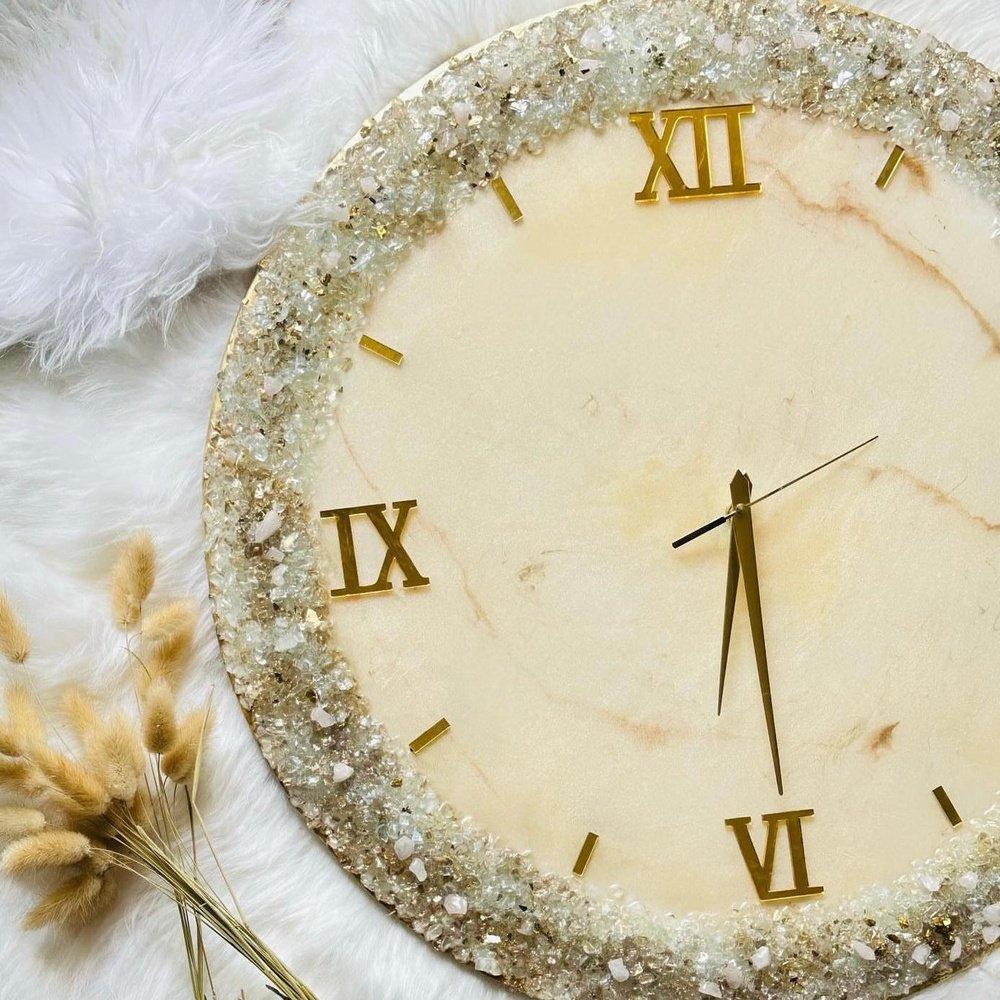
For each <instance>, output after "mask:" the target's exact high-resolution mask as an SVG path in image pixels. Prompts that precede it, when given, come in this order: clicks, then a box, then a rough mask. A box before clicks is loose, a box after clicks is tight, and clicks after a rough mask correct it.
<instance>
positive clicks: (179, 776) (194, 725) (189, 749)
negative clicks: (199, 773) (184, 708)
mask: <svg viewBox="0 0 1000 1000" xmlns="http://www.w3.org/2000/svg"><path fill="white" fill-rule="evenodd" d="M208 719H209V716H208V707H207V706H206V707H204V708H197V709H195V710H194V711H193V712H188V714H187V715H185V716H184V719H183V721H182V722H181V724H180V727H179V728H178V732H177V742H176V743H175V744H174V746H173V748H172V749H171V750H170V751H169V752H168V753H166V754H164V755H163V759H162V760H161V761H160V769H161V770H162V771H163V773H164V774H165V775H166V776H167V777H168V778H170V779H171V780H172V781H175V782H176V783H177V784H178V785H182V784H185V783H187V782H189V781H191V779H192V778H194V775H195V769H196V767H197V764H198V755H199V753H200V752H201V747H202V743H203V741H204V737H205V733H206V732H207V730H208Z"/></svg>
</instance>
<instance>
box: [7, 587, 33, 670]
mask: <svg viewBox="0 0 1000 1000" xmlns="http://www.w3.org/2000/svg"><path fill="white" fill-rule="evenodd" d="M29 652H31V644H30V643H29V642H28V632H27V630H26V629H25V627H24V625H23V624H22V622H21V619H20V618H19V617H18V615H17V612H15V611H14V608H13V605H12V604H11V603H10V600H9V599H8V597H7V595H6V594H5V593H4V592H3V591H2V590H0V653H3V655H4V656H6V657H7V659H8V660H10V661H11V663H24V661H25V660H26V659H27V658H28V653H29Z"/></svg>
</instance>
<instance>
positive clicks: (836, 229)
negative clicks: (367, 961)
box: [206, 0, 1000, 1000]
mask: <svg viewBox="0 0 1000 1000" xmlns="http://www.w3.org/2000/svg"><path fill="white" fill-rule="evenodd" d="M995 92H996V80H995V79H994V78H993V77H992V76H990V75H989V73H988V72H987V71H986V70H985V69H984V68H983V67H981V66H978V65H977V64H975V63H973V62H972V61H971V60H969V59H968V58H967V57H965V56H961V55H959V54H957V53H954V52H952V51H951V50H950V49H947V48H946V47H945V46H943V45H940V44H939V43H936V42H934V40H933V39H930V38H929V37H928V36H924V35H917V34H916V33H914V32H912V31H910V30H909V29H906V28H904V27H902V26H900V25H896V24H893V23H891V22H886V21H882V20H879V19H876V18H873V17H871V16H870V15H866V14H864V13H862V12H858V11H854V10H851V9H846V8H838V7H832V8H827V7H825V6H823V5H811V4H801V5H800V4H798V3H795V2H788V3H783V4H781V5H778V6H775V5H773V4H770V3H760V4H758V3H753V2H751V3H743V2H741V3H733V4H728V3H718V2H713V3H708V2H695V3H690V4H683V5H682V4H678V5H673V6H664V5H660V4H654V5H646V4H641V3H640V4H635V3H625V2H621V3H619V2H617V0H607V2H604V3H599V4H596V5H592V6H588V7H587V8H581V9H568V10H566V11H564V12H560V13H557V14H555V15H552V16H550V17H547V18H544V19H542V20H540V21H537V22H533V23H532V24H530V25H527V26H524V27H522V28H521V29H518V30H517V31H516V32H514V33H507V34H505V35H503V36H500V37H499V38H498V39H496V40H494V41H493V42H491V43H489V44H486V45H484V46H483V47H482V48H480V49H478V50H476V51H475V52H473V53H472V54H470V55H469V56H467V57H466V58H464V59H461V60H457V61H454V62H453V63H452V64H450V65H449V66H448V67H447V68H446V69H444V70H442V71H441V72H439V73H438V74H435V75H433V76H432V78H430V79H429V81H427V82H425V83H424V84H423V85H422V86H420V87H417V88H414V89H413V90H412V91H411V92H409V93H408V94H406V95H404V99H403V100H401V101H400V102H396V103H395V104H393V105H391V106H390V107H389V108H387V109H386V110H385V112H384V113H383V114H382V115H381V116H380V117H379V118H378V119H377V120H376V121H373V122H371V123H369V124H367V125H366V126H365V128H364V129H362V131H361V133H359V135H358V137H357V138H356V139H355V141H354V142H353V143H352V144H351V145H350V146H349V147H348V148H347V149H346V150H345V151H344V152H343V153H342V154H341V155H339V156H338V157H337V158H335V160H334V161H332V162H331V164H330V166H329V167H328V169H327V171H326V173H325V174H324V176H323V178H322V179H321V180H320V181H319V182H318V183H317V185H316V188H315V190H314V192H313V193H312V195H311V196H310V198H309V199H307V200H306V203H305V204H304V206H303V208H302V211H301V214H300V220H299V223H298V224H297V225H296V226H294V227H292V228H291V229H290V230H289V231H288V232H287V233H286V234H285V235H284V236H283V237H282V238H281V240H279V241H278V243H277V245H276V246H275V248H274V249H273V250H272V252H271V253H270V254H269V255H268V258H267V259H266V260H265V261H263V262H262V264H261V268H260V271H259V273H258V275H257V277H256V279H255V281H254V284H253V286H252V288H251V290H250V291H249V293H248V295H247V298H246V300H245V302H244V307H243V309H242V310H241V313H240V316H239V317H238V319H237V322H236V325H235V328H234V332H233V335H232V338H231V341H230V345H229V350H228V352H227V357H226V360H225V363H224V366H223V371H222V373H221V375H220V385H219V393H218V398H217V402H216V408H215V413H214V415H213V422H212V430H211V433H210V438H209V445H208V449H207V455H206V522H207V525H208V536H209V575H210V584H211V588H212V593H213V598H214V600H215V610H216V620H217V625H218V629H219V634H220V639H221V641H222V644H223V652H224V655H225V657H226V662H227V667H228V669H229V671H230V673H231V675H232V677H233V679H234V683H235V686H236V689H237V692H238V693H239V695H240V697H241V699H242V701H243V703H244V705H245V707H246V708H247V710H248V714H249V715H250V718H251V722H252V724H253V727H254V731H255V733H256V735H257V737H258V739H259V741H260V743H261V746H262V748H263V750H264V752H265V754H266V755H267V756H268V759H269V760H270V761H271V763H272V765H273V766H274V768H275V770H276V772H277V774H278V775H279V777H280V778H281V780H282V781H283V782H284V783H285V785H286V787H287V788H288V790H289V794H290V796H291V798H292V801H293V803H294V804H295V805H296V806H297V808H299V809H300V810H301V811H302V813H303V815H304V816H305V818H306V820H307V821H308V823H309V824H310V826H311V827H313V828H314V829H315V830H317V831H318V832H319V833H320V834H321V835H322V836H324V838H325V839H326V840H327V842H328V843H329V845H330V847H331V848H332V850H333V851H334V852H335V854H336V856H337V858H338V859H339V860H340V861H341V863H342V864H343V865H344V866H345V867H347V868H348V869H349V870H351V871H353V872H355V873H356V874H358V876H359V877H360V879H361V880H362V883H363V884H364V885H365V886H366V887H367V888H368V889H369V890H370V891H371V892H372V893H373V894H374V895H375V896H376V897H377V898H378V899H379V900H380V901H381V902H383V903H385V904H386V905H388V906H389V907H391V908H392V909H393V910H394V911H395V912H396V913H397V915H399V916H400V917H401V918H402V919H403V920H405V921H406V922H407V923H409V924H411V925H412V926H413V927H414V929H415V930H417V931H418V932H419V933H421V934H423V935H424V936H425V937H426V938H427V940H428V941H429V942H431V943H432V944H433V945H434V946H435V947H437V948H440V949H442V950H444V951H448V952H450V953H452V954H453V955H454V956H455V957H456V958H457V959H459V960H460V961H463V962H468V963H470V964H472V965H474V966H475V968H477V969H478V970H480V971H481V972H484V973H487V974H489V975H492V976H498V977H501V978H503V979H504V981H505V982H506V983H508V984H509V985H511V986H514V987H516V988H518V989H520V990H522V991H524V992H525V993H527V994H529V995H532V996H537V997H545V998H555V997H570V996H573V997H575V996H611V997H648V998H652V997H656V998H671V1000H673V998H678V1000H679V998H682V997H684V998H690V997H691V996H696V995H702V996H709V997H723V998H724V997H730V996H732V997H749V996H755V997H757V996H760V997H768V998H778V997H786V996H791V995H796V996H799V995H801V996H803V997H810V998H813V1000H818V998H820V997H832V996H838V997H839V996H844V997H847V996H852V997H853V996H876V995H877V996H884V997H898V996H904V995H907V994H908V993H909V992H911V991H913V990H915V989H918V988H922V987H923V986H926V985H928V984H929V983H931V982H932V981H934V980H936V979H939V978H942V977H943V976H946V975H948V974H950V973H952V972H955V971H957V970H958V969H960V968H962V967H963V966H966V965H969V964H971V963H974V962H977V961H979V960H980V959H982V958H984V957H985V956H986V955H987V953H988V952H989V951H990V950H991V949H992V947H993V946H994V945H995V944H996V942H997V941H998V939H1000V815H998V812H997V808H996V799H997V784H996V779H995V774H996V770H997V766H998V764H1000V752H998V750H997V748H996V739H995V733H996V732H997V729H998V726H1000V702H998V699H997V698H995V697H994V696H993V690H992V685H993V672H994V666H995V663H996V662H997V659H998V654H1000V624H998V623H1000V608H998V606H997V601H996V594H997V592H998V580H997V576H998V573H1000V503H998V500H997V497H998V495H1000V465H998V462H997V445H996V430H995V427H996V424H997V418H998V417H1000V403H998V402H997V400H998V399H1000V283H998V281H997V276H998V273H1000V251H998V245H997V241H996V238H995V233H994V232H993V228H994V226H995V215H996V212H995V204H996V202H997V199H998V191H1000V178H998V175H997V161H996V150H995V136H996V128H997V124H996V122H997V120H996V109H995V105H994V100H995V96H994V95H995ZM820 112H826V113H825V114H821V113H820ZM584 123H586V124H584ZM589 126H595V127H589ZM543 140H544V141H543ZM991 143H993V144H992V145H991ZM522 151H530V152H532V153H536V154H538V155H533V156H527V155H525V156H518V155H514V154H517V153H520V152H522Z"/></svg>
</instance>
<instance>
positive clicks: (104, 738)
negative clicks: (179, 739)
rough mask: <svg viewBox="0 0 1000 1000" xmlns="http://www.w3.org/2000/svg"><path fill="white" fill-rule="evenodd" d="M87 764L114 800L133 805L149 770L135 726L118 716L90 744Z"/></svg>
mask: <svg viewBox="0 0 1000 1000" xmlns="http://www.w3.org/2000/svg"><path fill="white" fill-rule="evenodd" d="M87 762H88V763H89V764H90V766H91V768H92V769H93V771H94V772H95V774H97V776H98V778H99V779H100V781H101V783H102V784H103V785H104V787H105V788H106V789H107V790H108V793H109V794H110V795H111V797H112V798H113V799H119V800H121V801H122V802H131V801H132V799H134V798H135V793H136V791H137V790H138V788H139V781H140V779H141V778H142V772H143V771H144V770H145V768H146V755H145V753H144V752H143V749H142V744H141V743H140V742H139V736H138V734H137V733H136V731H135V726H134V724H133V723H132V722H131V721H130V720H129V719H128V718H127V717H126V716H124V715H116V716H114V718H112V719H111V721H110V722H108V723H107V725H105V726H102V727H101V728H100V729H98V730H97V732H96V733H94V735H93V736H92V737H91V739H89V740H88V741H87Z"/></svg>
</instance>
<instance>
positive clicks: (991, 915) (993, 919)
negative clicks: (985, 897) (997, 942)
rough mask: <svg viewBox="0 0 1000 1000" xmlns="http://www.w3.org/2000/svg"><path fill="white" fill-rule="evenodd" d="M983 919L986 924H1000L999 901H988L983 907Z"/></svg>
mask: <svg viewBox="0 0 1000 1000" xmlns="http://www.w3.org/2000/svg"><path fill="white" fill-rule="evenodd" d="M983 920H985V921H986V923H988V924H1000V903H990V905H989V906H984V907H983Z"/></svg>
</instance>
